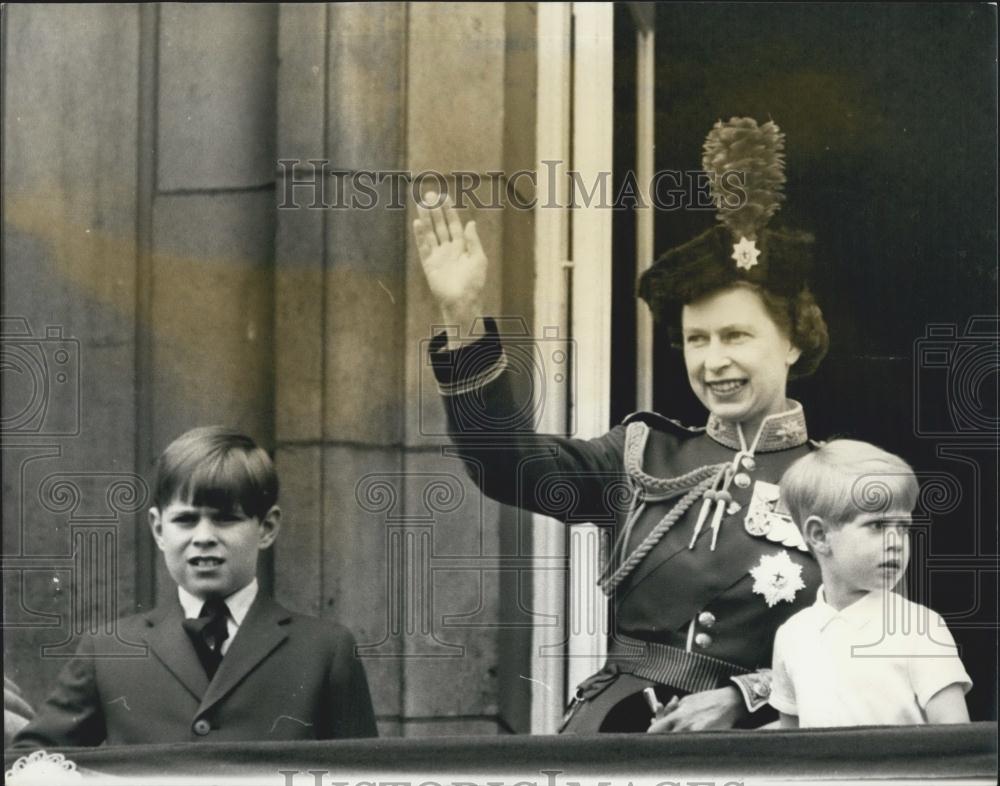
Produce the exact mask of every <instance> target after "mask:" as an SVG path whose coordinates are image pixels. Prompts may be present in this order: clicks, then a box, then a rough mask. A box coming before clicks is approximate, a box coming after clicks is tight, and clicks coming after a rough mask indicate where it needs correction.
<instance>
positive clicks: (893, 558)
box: [807, 510, 912, 602]
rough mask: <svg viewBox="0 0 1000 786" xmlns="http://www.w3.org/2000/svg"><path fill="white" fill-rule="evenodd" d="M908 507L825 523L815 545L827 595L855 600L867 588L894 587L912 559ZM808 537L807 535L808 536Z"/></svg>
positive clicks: (841, 600)
mask: <svg viewBox="0 0 1000 786" xmlns="http://www.w3.org/2000/svg"><path fill="white" fill-rule="evenodd" d="M911 523H912V519H911V516H910V513H909V511H906V510H895V511H890V512H888V513H865V514H861V515H858V516H857V517H855V518H854V519H853V520H851V521H848V522H847V523H845V524H843V525H841V526H838V527H829V526H827V527H825V528H824V529H825V532H824V533H823V534H822V535H821V537H822V540H823V543H821V544H819V546H818V547H817V546H816V545H815V544H813V543H810V546H812V547H813V548H814V550H815V551H816V553H817V555H818V557H819V559H820V566H821V567H822V570H823V586H824V592H825V593H826V595H827V598H828V599H830V598H839V599H840V602H853V601H854V600H857V599H858V598H860V597H861V596H863V595H865V594H866V593H868V592H874V591H877V590H886V591H888V590H890V589H892V588H893V587H895V586H896V585H897V584H898V583H899V580H900V579H901V578H902V577H903V573H905V571H906V566H907V565H908V564H909V561H910V538H909V534H908V528H909V526H910V524H911ZM807 539H809V538H808V536H807Z"/></svg>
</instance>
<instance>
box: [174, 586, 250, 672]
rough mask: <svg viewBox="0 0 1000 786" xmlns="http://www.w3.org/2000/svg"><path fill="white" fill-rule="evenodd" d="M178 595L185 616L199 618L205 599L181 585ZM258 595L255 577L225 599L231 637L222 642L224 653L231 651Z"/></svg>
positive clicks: (190, 618)
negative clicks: (230, 648)
mask: <svg viewBox="0 0 1000 786" xmlns="http://www.w3.org/2000/svg"><path fill="white" fill-rule="evenodd" d="M177 597H178V598H180V601H181V608H182V609H184V618H185V619H189V620H192V619H197V618H198V615H199V614H201V607H202V606H204V605H205V601H203V600H202V599H201V598H196V597H195V596H194V595H192V594H191V593H190V592H188V591H187V590H186V589H184V588H183V587H181V586H178V587H177ZM256 597H257V579H254V580H253V581H251V582H250V583H249V584H247V585H246V586H245V587H244V588H243V589H241V590H237V591H236V592H234V593H233V594H232V595H230V596H229V597H227V598H226V599H225V600H226V608H228V609H229V615H228V616H227V617H226V629H227V630H228V631H229V638H227V639H226V640H225V641H224V642H222V654H223V655H225V654H226V653H227V652H228V651H229V647H230V645H231V644H232V643H233V639H234V638H235V637H236V631H238V630H239V629H240V625H242V624H243V620H244V618H245V617H246V615H247V612H248V611H250V606H251V605H252V604H253V601H254V598H256Z"/></svg>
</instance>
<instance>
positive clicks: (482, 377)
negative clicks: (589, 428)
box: [431, 320, 820, 732]
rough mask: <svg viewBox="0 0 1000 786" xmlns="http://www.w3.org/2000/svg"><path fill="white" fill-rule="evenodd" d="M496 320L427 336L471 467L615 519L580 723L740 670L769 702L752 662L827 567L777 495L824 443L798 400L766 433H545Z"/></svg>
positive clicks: (654, 429) (502, 492) (659, 424)
mask: <svg viewBox="0 0 1000 786" xmlns="http://www.w3.org/2000/svg"><path fill="white" fill-rule="evenodd" d="M486 325H487V332H486V335H485V336H484V337H483V338H481V339H479V340H478V341H477V342H476V343H474V344H470V345H467V346H464V347H462V348H461V349H458V350H456V351H452V352H448V351H445V347H444V343H445V339H444V337H443V336H438V337H437V338H436V339H435V341H434V342H432V344H431V362H432V364H433V366H434V370H435V374H436V376H437V380H438V384H439V387H440V389H441V393H442V394H443V398H444V402H445V407H446V411H447V415H448V424H449V432H450V434H451V437H452V440H453V441H454V443H455V445H456V447H457V449H458V450H457V452H458V454H459V455H460V456H461V457H462V458H463V459H464V460H465V462H466V466H467V468H468V470H469V472H470V474H471V476H472V477H473V479H474V480H475V481H476V483H477V484H478V485H479V486H480V488H481V489H482V490H483V492H484V493H485V494H486V495H487V496H489V497H491V498H493V499H496V500H498V501H500V502H503V503H505V504H510V505H515V506H517V507H520V508H524V509H527V510H530V511H533V512H536V513H540V514H542V515H546V516H551V517H554V518H557V519H559V520H561V521H564V522H567V523H578V522H592V523H594V524H598V525H608V526H612V527H614V531H615V534H616V546H615V550H614V559H613V561H612V563H611V564H610V565H609V566H608V567H607V569H606V570H605V574H604V577H603V587H604V589H605V591H606V592H609V594H610V595H611V596H612V600H613V611H612V613H613V624H614V628H613V630H614V635H613V636H612V638H611V640H610V642H609V657H608V663H607V664H606V666H605V668H604V669H602V671H601V672H599V673H598V674H597V675H594V677H592V678H590V679H588V680H586V681H585V682H584V683H583V684H582V685H581V686H580V689H579V690H578V693H577V701H576V702H575V703H574V708H573V709H574V712H573V713H572V714H574V715H576V716H578V717H577V718H576V719H573V720H570V722H569V728H570V730H574V731H580V732H585V731H597V730H598V729H599V727H600V722H601V718H602V717H603V716H604V715H605V714H606V713H607V711H609V710H610V709H611V707H612V706H613V705H614V704H615V703H616V702H618V701H620V700H621V699H623V698H624V697H625V696H627V695H629V694H631V693H634V692H635V691H638V690H641V689H642V687H644V686H645V685H654V684H660V685H667V686H670V687H672V688H674V689H676V690H677V691H679V692H681V693H683V692H693V691H698V690H707V689H711V688H715V687H721V686H724V685H731V684H733V683H732V682H731V681H730V680H731V678H733V677H736V678H737V681H738V682H739V683H741V684H739V687H740V690H741V692H742V693H743V696H744V698H745V699H746V700H747V704H748V707H750V708H751V709H756V708H757V707H758V706H760V705H762V704H763V703H764V702H763V698H764V697H765V696H766V689H765V690H762V691H760V693H761V694H762V695H759V696H755V695H754V690H755V688H756V687H759V686H760V684H761V681H760V680H757V679H756V678H755V677H753V676H749V677H747V678H746V679H741V678H740V675H745V674H749V675H752V674H753V673H754V672H756V671H757V670H758V669H766V668H769V667H770V662H771V651H772V645H773V641H774V634H775V632H776V630H777V628H778V627H779V626H780V625H781V624H782V623H783V622H784V621H785V620H787V619H788V618H789V617H790V616H791V615H792V614H794V613H795V612H797V611H799V610H800V609H803V608H806V607H807V606H809V605H810V603H811V602H812V598H813V597H815V592H816V589H817V587H818V586H819V583H820V577H819V568H818V566H817V564H816V562H815V560H814V559H813V558H812V556H811V555H810V554H808V553H807V552H806V550H805V545H804V543H803V542H802V539H801V536H800V535H799V532H798V529H797V528H796V527H795V526H794V524H792V523H791V520H790V519H789V518H788V517H787V516H782V515H781V512H780V509H778V506H777V483H778V481H779V480H780V478H781V476H782V474H783V473H784V471H785V470H786V469H787V468H788V466H789V465H790V464H791V463H792V462H793V461H795V460H796V459H797V458H799V457H800V456H803V455H805V454H806V453H807V452H808V451H809V450H811V449H812V448H811V445H810V443H809V441H808V437H807V434H806V428H805V418H804V416H803V413H802V408H801V406H800V405H798V404H794V405H793V406H792V408H791V409H790V410H789V411H788V412H785V413H781V414H779V415H775V416H771V417H770V418H767V419H765V421H764V423H763V424H762V426H761V429H760V433H759V434H757V435H742V434H741V433H740V431H739V429H738V427H737V426H735V425H734V424H731V423H727V422H724V421H722V420H720V419H718V418H715V417H714V416H711V417H710V418H709V421H708V425H707V426H706V427H704V428H698V429H692V428H686V427H684V426H682V425H680V424H678V423H677V422H675V421H672V420H669V419H667V418H664V417H662V416H660V415H656V414H653V413H637V414H635V415H632V416H630V417H629V418H627V419H626V420H625V421H624V422H623V423H622V424H620V425H618V426H615V427H614V428H612V429H611V430H610V431H609V432H608V433H606V434H604V435H603V436H600V437H597V438H595V439H590V440H581V439H570V438H563V437H557V436H548V435H545V436H543V435H538V434H535V433H534V430H533V422H532V421H533V417H534V414H535V413H534V407H533V406H532V397H531V396H532V392H531V390H530V386H528V385H526V384H525V381H526V380H527V379H529V378H530V376H531V375H530V374H525V373H518V372H524V371H525V370H526V367H525V362H526V360H525V355H524V354H523V353H524V352H526V351H529V350H525V349H524V348H523V347H521V346H519V345H515V346H508V347H504V346H503V345H502V344H501V342H500V339H499V337H498V334H497V332H496V326H495V323H493V322H492V321H491V320H487V321H486ZM706 492H708V493H707V495H706ZM699 519H701V520H702V523H701V527H700V531H699V532H698V533H697V536H696V529H697V528H698V522H699ZM713 541H714V543H713ZM580 705H589V706H583V707H582V709H583V710H585V711H584V712H582V713H581V706H580ZM581 715H582V716H585V717H586V720H584V721H580V720H579V716H581ZM644 722H647V723H648V715H647V717H646V718H645V719H644Z"/></svg>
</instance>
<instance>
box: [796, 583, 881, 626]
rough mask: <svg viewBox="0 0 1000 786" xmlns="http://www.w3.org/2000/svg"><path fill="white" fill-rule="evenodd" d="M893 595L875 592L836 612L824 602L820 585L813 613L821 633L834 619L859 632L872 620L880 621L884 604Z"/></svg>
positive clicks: (824, 598)
mask: <svg viewBox="0 0 1000 786" xmlns="http://www.w3.org/2000/svg"><path fill="white" fill-rule="evenodd" d="M893 594H894V593H892V592H889V593H886V592H885V591H883V590H875V591H873V592H869V593H867V594H865V595H863V596H862V597H860V598H858V599H857V600H856V601H854V603H852V604H851V605H850V606H845V607H844V608H842V609H841V610H840V611H837V610H836V609H835V608H833V606H831V605H830V604H828V603H827V602H826V596H825V595H824V594H823V585H822V584H821V585H820V587H819V589H818V590H817V591H816V603H814V604H813V612H814V613H815V614H816V616H817V622H818V627H819V629H820V630H821V631H823V630H826V627H827V625H829V624H830V623H831V622H833V621H834V620H835V619H839V620H843V621H844V622H846V623H847V624H849V625H851V626H852V627H854V628H855V629H857V630H861V629H862V628H863V627H865V625H867V624H868V623H869V622H871V621H872V620H873V619H881V617H882V615H883V613H884V609H885V606H886V604H887V603H888V602H889V601H890V600H892V597H891V596H892V595H893Z"/></svg>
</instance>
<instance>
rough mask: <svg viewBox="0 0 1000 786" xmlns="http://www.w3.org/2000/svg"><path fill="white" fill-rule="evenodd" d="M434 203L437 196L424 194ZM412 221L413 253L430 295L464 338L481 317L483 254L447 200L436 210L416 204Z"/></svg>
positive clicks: (473, 229) (475, 236) (473, 231)
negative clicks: (457, 326)
mask: <svg viewBox="0 0 1000 786" xmlns="http://www.w3.org/2000/svg"><path fill="white" fill-rule="evenodd" d="M427 201H428V202H431V203H435V202H437V201H438V196H437V194H435V193H433V192H432V193H428V194H427ZM417 215H418V218H417V219H415V220H414V222H413V233H414V235H416V239H417V251H418V252H419V254H420V262H421V264H422V265H423V268H424V276H426V278H427V285H428V286H429V287H430V290H431V294H432V295H434V299H435V300H436V301H437V303H438V306H439V307H440V308H441V314H442V315H443V316H444V318H445V320H446V321H447V322H448V323H449V324H456V323H457V324H458V325H459V326H460V327H461V329H462V331H463V333H464V334H465V335H466V336H468V331H469V329H470V328H471V325H472V323H473V321H474V320H475V319H476V318H478V317H480V316H482V292H483V287H484V286H485V285H486V268H487V265H488V263H487V259H486V254H485V253H483V246H482V244H481V243H480V242H479V235H478V234H477V233H476V224H475V222H474V221H469V222H468V223H467V224H466V225H465V227H464V228H463V226H462V222H461V220H459V217H458V213H456V212H455V207H454V205H453V204H452V202H451V198H450V197H447V196H446V197H445V198H444V203H443V205H442V206H440V207H432V208H427V207H425V206H424V205H423V204H421V203H420V202H417Z"/></svg>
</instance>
